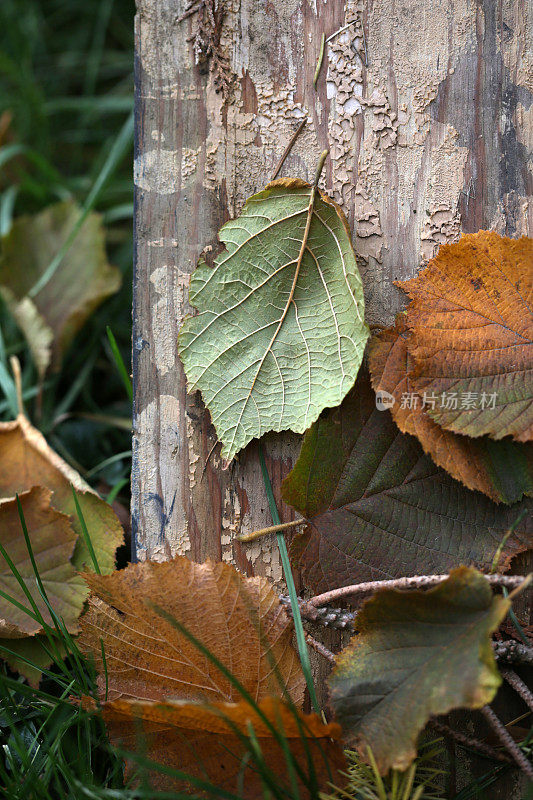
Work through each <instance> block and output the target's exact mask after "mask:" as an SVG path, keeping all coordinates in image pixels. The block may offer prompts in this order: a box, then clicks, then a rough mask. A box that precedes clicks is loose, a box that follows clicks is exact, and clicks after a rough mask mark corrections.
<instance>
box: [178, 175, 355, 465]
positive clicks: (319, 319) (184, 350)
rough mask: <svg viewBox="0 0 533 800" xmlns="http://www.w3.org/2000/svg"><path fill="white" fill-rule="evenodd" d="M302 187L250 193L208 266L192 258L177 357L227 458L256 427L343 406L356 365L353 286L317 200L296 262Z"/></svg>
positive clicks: (282, 184)
mask: <svg viewBox="0 0 533 800" xmlns="http://www.w3.org/2000/svg"><path fill="white" fill-rule="evenodd" d="M311 191H312V190H311V187H310V186H309V185H308V184H307V183H304V182H303V181H299V180H286V179H283V180H279V181H274V182H273V183H272V184H269V186H267V188H266V189H264V190H263V191H262V192H260V193H259V194H256V195H254V196H253V197H251V198H250V199H249V200H248V202H247V204H246V206H245V207H244V209H243V211H242V214H241V215H240V216H239V217H238V218H237V219H234V220H231V221H230V222H228V223H227V224H226V225H224V227H223V228H222V229H221V231H220V240H221V242H222V243H223V244H224V245H225V246H226V249H225V250H224V251H223V252H222V253H221V254H220V255H219V256H218V258H217V259H216V261H215V266H214V268H211V267H210V266H208V265H207V264H206V263H205V262H201V263H200V265H199V266H198V268H197V269H196V271H195V273H194V275H193V277H192V280H191V286H190V293H189V296H190V302H191V304H192V305H193V306H194V307H195V308H196V309H197V310H198V312H199V313H198V315H197V316H196V317H193V318H191V319H188V320H186V322H185V324H184V325H183V327H182V329H181V332H180V336H179V342H178V345H179V352H180V355H181V358H182V361H183V364H184V367H185V372H186V374H187V378H188V382H189V391H192V390H194V389H199V390H200V391H201V392H202V395H203V399H204V401H205V403H206V405H207V407H208V409H209V411H210V412H211V418H212V420H213V424H214V425H215V428H216V431H217V434H218V437H219V439H220V440H221V441H222V443H223V450H222V454H223V456H224V457H225V458H227V459H231V458H233V456H234V455H235V454H236V453H237V452H238V451H239V450H240V449H241V448H243V447H244V446H245V445H246V444H247V443H248V442H249V441H251V440H252V439H254V438H259V437H260V436H262V435H263V434H264V433H266V432H267V431H283V430H287V429H290V430H293V431H296V432H297V433H303V432H304V431H305V430H306V429H307V428H308V427H309V425H310V424H311V423H312V422H314V420H316V419H317V417H318V415H319V414H320V412H321V411H322V409H324V408H326V407H329V406H336V405H338V404H339V403H340V402H341V401H342V399H343V397H344V396H345V395H346V393H347V392H348V391H349V390H350V388H351V387H352V386H353V383H354V381H355V378H356V376H357V372H358V369H359V366H360V364H361V359H362V356H363V350H364V346H365V343H366V340H367V338H368V329H367V327H366V325H365V324H364V321H363V306H364V304H363V292H362V286H361V279H360V276H359V272H358V270H357V265H356V261H355V255H354V252H353V249H352V245H351V240H350V234H349V230H348V227H347V223H346V220H345V219H344V216H343V214H342V212H341V211H340V209H339V208H338V207H337V206H336V205H335V204H334V203H333V202H332V201H331V200H330V199H329V198H327V197H326V196H325V195H323V194H319V196H317V198H316V200H315V204H314V211H313V214H312V217H311V223H310V228H309V235H308V238H307V242H306V247H305V250H304V251H303V255H302V257H301V263H300V264H299V255H300V251H301V250H302V242H303V241H304V239H305V229H306V223H307V218H308V208H309V205H310V197H311ZM295 278H296V280H295ZM292 290H294V291H293V293H292V294H291V292H292Z"/></svg>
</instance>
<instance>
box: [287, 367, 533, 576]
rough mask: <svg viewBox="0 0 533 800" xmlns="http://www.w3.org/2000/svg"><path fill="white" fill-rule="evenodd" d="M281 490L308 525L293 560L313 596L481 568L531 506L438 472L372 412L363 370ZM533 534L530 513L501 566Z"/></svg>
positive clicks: (413, 443)
mask: <svg viewBox="0 0 533 800" xmlns="http://www.w3.org/2000/svg"><path fill="white" fill-rule="evenodd" d="M282 494H283V498H284V500H285V501H286V502H287V503H289V504H290V505H292V506H293V507H294V508H295V509H296V510H297V511H299V512H300V513H301V514H302V515H303V516H304V517H305V518H306V519H307V521H308V525H307V528H306V529H305V530H304V531H303V533H301V534H299V535H297V536H295V537H294V539H293V541H292V544H291V549H290V555H291V560H292V563H293V565H294V566H295V567H296V568H299V569H300V570H302V572H303V578H304V582H305V585H306V586H308V587H309V588H310V589H312V590H313V591H315V592H322V591H327V590H329V589H335V588H337V587H338V586H346V585H348V584H352V583H358V582H359V581H367V580H382V579H386V578H397V577H401V576H403V575H416V574H435V573H444V572H448V571H449V570H450V569H452V568H453V567H455V566H458V565H459V564H468V565H473V566H476V567H478V568H480V569H483V570H488V569H490V567H491V565H492V560H493V558H494V555H495V553H496V551H497V549H498V546H499V545H500V543H501V542H502V539H503V538H504V536H505V534H506V533H507V531H508V530H509V528H510V527H511V526H512V525H513V523H514V522H515V521H516V520H517V518H518V517H519V516H520V515H521V514H522V512H523V511H525V510H527V509H528V508H530V505H531V503H530V501H529V500H528V499H524V500H522V501H521V502H519V503H515V504H514V505H512V506H509V507H507V506H504V505H502V504H496V503H494V502H492V501H491V500H489V498H488V497H485V496H484V495H483V494H481V493H479V492H470V491H469V490H468V489H466V488H465V487H464V486H462V485H461V484H460V483H458V482H457V481H456V480H454V479H453V478H452V477H450V475H449V474H448V473H447V472H445V471H444V470H443V469H441V468H439V467H437V466H436V465H435V463H434V462H433V461H432V459H431V458H430V457H429V456H427V455H425V454H424V451H423V449H422V447H421V446H420V444H419V443H418V441H417V439H416V438H415V437H414V436H408V435H406V434H404V433H402V432H401V431H400V430H399V429H398V426H397V425H396V424H395V422H394V421H393V419H392V417H391V415H390V413H389V412H388V411H379V410H378V409H377V408H376V396H375V394H374V392H373V391H372V387H371V385H370V381H369V378H368V374H367V373H366V371H365V370H364V369H362V370H361V371H360V373H359V376H358V378H357V382H356V384H355V386H354V388H353V389H352V391H351V392H350V393H349V395H348V396H347V397H346V399H345V400H344V402H343V403H342V405H341V406H339V408H335V409H330V410H328V411H327V412H325V413H324V414H323V415H322V416H321V418H320V419H319V420H318V421H317V422H316V423H315V424H314V425H313V426H312V427H311V428H310V429H309V431H308V432H307V433H306V435H305V437H304V440H303V443H302V448H301V451H300V455H299V457H298V460H297V462H296V464H295V466H294V468H293V470H292V472H291V473H290V474H289V475H288V477H287V478H286V479H285V481H284V483H283V486H282ZM532 535H533V519H532V517H531V514H529V515H528V516H525V517H524V518H523V519H522V520H521V521H520V522H519V524H518V525H517V526H516V529H515V530H514V532H513V533H512V535H510V536H509V537H508V538H507V540H506V542H505V546H504V548H503V551H502V554H501V560H500V569H501V570H505V569H507V568H508V566H509V563H510V561H511V558H512V557H513V556H514V555H516V554H517V553H520V552H523V551H525V550H528V549H529V548H530V547H531V538H532Z"/></svg>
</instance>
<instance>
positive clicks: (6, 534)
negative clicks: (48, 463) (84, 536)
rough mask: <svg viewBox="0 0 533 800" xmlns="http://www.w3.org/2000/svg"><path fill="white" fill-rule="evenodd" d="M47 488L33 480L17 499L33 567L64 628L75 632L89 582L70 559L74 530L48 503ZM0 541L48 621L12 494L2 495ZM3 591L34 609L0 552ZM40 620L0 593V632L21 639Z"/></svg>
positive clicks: (38, 626) (36, 627) (37, 630)
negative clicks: (83, 578) (29, 546)
mask: <svg viewBox="0 0 533 800" xmlns="http://www.w3.org/2000/svg"><path fill="white" fill-rule="evenodd" d="M50 495H51V492H49V491H48V490H47V489H44V488H43V487H40V486H36V487H34V488H33V489H32V490H31V491H29V492H23V493H22V494H21V495H20V503H21V506H22V512H23V514H24V519H25V522H26V526H27V528H28V535H29V538H30V542H31V546H32V550H33V554H34V557H35V561H36V563H37V568H38V570H39V574H40V576H41V580H42V582H43V586H44V589H45V591H46V594H47V596H48V599H49V601H50V604H51V606H52V608H53V609H54V611H55V612H56V614H58V616H59V617H62V618H63V620H64V622H65V625H66V626H67V628H68V630H69V631H71V632H76V631H77V629H78V617H79V615H80V614H81V611H82V608H83V604H84V601H85V598H86V597H87V594H88V592H87V587H86V586H85V585H84V583H83V580H82V579H81V577H80V576H79V575H77V573H76V570H75V569H74V567H73V566H72V564H71V563H70V558H71V556H72V553H73V550H74V545H75V543H76V538H77V537H76V534H75V533H74V531H73V530H72V527H71V525H70V521H69V518H68V517H67V516H66V515H65V514H61V513H59V511H56V510H55V509H53V508H51V507H50ZM0 541H1V543H2V546H3V547H4V549H5V550H6V551H7V554H8V556H9V557H10V558H11V560H12V561H13V563H14V565H15V567H16V568H17V569H18V571H19V573H20V575H21V577H22V579H23V581H24V583H25V584H26V587H27V588H28V590H29V591H30V593H31V595H32V596H33V599H34V601H35V603H36V605H37V607H38V608H39V611H40V612H41V614H42V616H43V618H44V620H45V621H46V622H47V623H48V624H49V625H52V624H53V623H52V619H51V616H50V612H49V611H48V608H47V606H46V603H45V602H44V600H43V599H42V597H41V595H40V593H39V591H38V590H37V587H36V581H35V573H34V571H33V567H32V564H31V561H30V556H29V553H28V549H27V547H26V542H25V539H24V535H23V532H22V526H21V521H20V517H19V512H18V507H17V502H16V500H15V499H14V500H2V501H0ZM0 562H1V563H0V587H1V589H2V591H3V592H5V593H6V594H8V595H9V596H10V597H13V598H14V599H15V600H17V601H18V602H19V603H21V604H22V605H24V606H25V607H27V608H29V609H30V610H32V608H31V605H30V603H29V601H28V599H27V598H26V596H25V594H24V592H23V590H22V588H21V587H20V585H19V583H18V581H17V579H16V577H15V575H14V574H13V572H12V571H11V569H10V567H9V565H8V564H7V562H6V561H5V560H4V558H0ZM42 630H43V628H42V626H41V624H40V623H39V622H38V621H36V620H34V619H32V618H31V617H30V616H28V615H27V614H25V613H24V611H22V610H21V609H19V608H17V606H15V605H14V604H13V603H11V602H10V601H9V600H6V599H5V598H3V597H1V598H0V636H2V637H4V638H6V639H11V638H13V639H19V638H23V637H25V636H33V635H35V634H37V633H40V632H42Z"/></svg>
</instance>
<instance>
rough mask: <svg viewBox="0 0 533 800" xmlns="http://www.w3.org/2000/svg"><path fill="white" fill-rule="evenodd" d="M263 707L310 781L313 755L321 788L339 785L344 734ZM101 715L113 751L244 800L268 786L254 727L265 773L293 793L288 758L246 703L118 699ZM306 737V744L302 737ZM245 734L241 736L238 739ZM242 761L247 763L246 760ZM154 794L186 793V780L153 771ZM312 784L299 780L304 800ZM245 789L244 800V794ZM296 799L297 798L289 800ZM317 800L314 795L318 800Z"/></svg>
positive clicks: (271, 701)
mask: <svg viewBox="0 0 533 800" xmlns="http://www.w3.org/2000/svg"><path fill="white" fill-rule="evenodd" d="M258 707H259V709H260V711H261V712H262V714H263V715H264V716H265V717H266V718H267V719H268V721H269V722H270V723H271V724H272V725H273V726H274V727H275V729H276V730H277V731H279V733H280V734H283V735H284V736H285V739H286V742H287V745H288V747H289V749H290V752H291V755H292V757H293V759H294V760H295V761H296V762H297V763H298V765H299V766H300V768H301V770H302V771H303V773H304V775H305V776H306V777H307V776H308V775H309V765H308V754H309V757H310V758H311V759H312V763H313V767H314V770H315V772H316V780H317V783H318V787H319V788H321V789H326V788H327V785H328V783H329V782H336V783H337V784H338V783H339V774H338V772H339V769H342V768H343V766H344V757H343V753H342V749H341V747H340V745H339V743H338V740H339V738H340V727H339V725H337V724H336V723H331V724H329V725H324V724H323V722H322V721H321V720H320V718H319V717H318V716H317V715H316V714H309V715H304V714H301V713H300V712H298V711H296V709H294V708H293V709H291V708H290V707H289V706H288V705H287V704H285V703H283V702H281V701H280V700H278V699H276V698H272V697H269V698H265V699H264V700H262V701H261V702H260V703H259V704H258ZM102 710H103V716H104V720H105V723H106V726H107V729H108V732H109V736H110V739H111V741H112V742H113V744H115V745H120V746H121V747H122V748H123V749H125V750H127V751H130V752H132V751H135V750H137V749H139V750H140V751H141V752H142V753H143V755H146V757H148V758H150V759H151V760H153V761H156V762H158V763H159V764H163V765H164V766H166V767H170V768H172V769H175V770H180V771H182V772H184V773H186V774H187V775H191V776H192V777H195V778H199V779H201V780H204V781H210V782H212V783H214V784H215V785H216V786H217V787H218V788H220V789H226V790H228V791H233V792H235V793H236V794H238V795H239V796H242V797H243V798H253V800H256V798H262V797H263V796H264V794H263V790H262V789H263V787H262V784H261V781H260V779H259V775H258V772H257V766H256V764H254V760H253V756H252V758H249V756H248V758H249V760H247V759H246V758H245V757H246V754H247V752H248V751H249V750H250V748H249V747H248V746H247V742H246V741H243V739H242V737H248V736H249V734H250V729H249V726H252V728H253V732H254V734H255V737H256V741H257V743H258V744H259V747H260V749H261V754H262V757H263V759H264V761H265V764H266V766H267V767H268V768H269V769H270V770H271V771H272V772H273V773H274V774H275V775H276V779H277V781H279V782H283V785H284V786H285V787H287V788H289V787H290V780H289V775H288V771H287V763H286V757H285V754H284V752H283V750H282V748H281V746H280V745H279V743H278V741H277V740H276V738H275V737H274V736H273V735H272V731H271V730H270V729H269V727H268V726H267V725H266V724H265V722H264V721H263V719H261V716H260V715H259V714H258V713H257V711H256V710H254V708H253V707H252V706H250V705H249V704H248V703H247V702H245V701H243V700H241V701H240V702H238V703H221V702H219V703H214V704H212V705H209V706H206V705H200V704H196V703H180V702H172V703H171V702H167V703H152V702H146V701H145V702H138V701H131V700H116V701H114V702H109V703H105V704H104V705H103V708H102ZM302 732H304V736H305V738H303V737H302ZM239 734H240V736H239ZM243 759H244V760H243ZM150 780H151V785H152V786H153V788H154V789H159V790H166V791H179V790H182V791H183V790H187V789H188V788H193V787H191V786H190V785H189V784H188V783H187V781H182V780H178V779H176V778H174V777H170V776H167V775H164V774H163V773H161V772H157V771H155V770H154V771H153V772H152V773H151V774H150ZM306 783H307V784H308V781H302V780H301V779H298V785H299V789H300V792H301V796H302V797H309V796H310V793H309V790H308V785H309V784H308V785H307V786H306ZM240 787H242V791H243V794H241V793H240V791H239V789H240ZM291 796H292V795H291ZM314 796H316V795H314Z"/></svg>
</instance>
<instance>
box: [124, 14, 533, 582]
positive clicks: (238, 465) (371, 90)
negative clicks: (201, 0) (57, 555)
mask: <svg viewBox="0 0 533 800" xmlns="http://www.w3.org/2000/svg"><path fill="white" fill-rule="evenodd" d="M218 3H219V5H220V6H221V8H222V9H223V12H224V13H223V18H222V24H221V27H219V26H217V25H215V28H214V30H211V31H210V30H208V29H206V30H204V31H203V32H202V31H200V34H201V35H200V37H199V38H197V39H196V40H195V38H194V37H195V34H196V33H197V31H198V20H199V18H200V16H199V14H198V13H192V14H190V15H189V16H187V17H186V18H185V19H183V20H180V16H181V15H182V14H183V13H184V12H185V11H186V8H187V3H186V0H138V15H137V21H136V22H137V59H136V92H137V95H136V115H137V143H136V159H135V183H136V268H135V279H134V333H133V354H134V359H133V364H134V384H135V404H134V437H133V442H134V446H133V447H134V460H133V483H132V488H133V542H134V544H133V548H134V557H135V558H137V559H146V558H152V559H166V558H169V557H171V556H172V555H174V554H176V553H183V554H186V555H188V556H190V557H191V558H194V559H196V560H203V559H205V558H206V557H208V556H211V557H212V558H215V559H218V560H225V561H230V562H233V563H235V564H236V565H237V566H238V567H239V568H240V569H242V570H243V571H245V572H247V573H249V574H264V575H267V576H268V577H270V578H272V579H273V580H275V581H279V580H280V576H281V567H280V563H279V558H278V555H277V548H275V547H272V541H271V540H270V539H267V540H260V541H259V542H257V543H254V544H251V545H249V546H244V545H240V544H239V543H237V542H235V539H234V536H235V534H236V533H238V532H241V531H242V532H245V531H250V530H253V529H254V528H258V527H263V526H265V525H268V524H270V523H271V518H270V515H269V511H268V504H267V501H266V496H265V492H264V488H263V483H262V479H261V473H260V469H259V465H258V459H257V449H256V446H255V445H254V444H252V445H250V446H249V447H248V448H246V450H245V451H244V452H242V453H241V454H240V456H239V458H238V460H236V461H235V462H234V463H233V464H232V465H231V466H230V468H229V469H227V470H223V469H222V466H221V462H220V457H219V446H218V447H215V449H214V451H213V453H212V454H211V455H210V453H211V450H212V448H213V447H214V446H215V442H216V439H215V435H214V429H213V427H212V426H211V424H210V421H209V416H208V415H207V414H206V413H204V410H203V406H202V402H201V399H200V397H199V396H198V395H194V396H190V397H189V396H187V392H186V384H185V379H184V375H183V371H182V368H181V365H180V362H179V358H178V355H177V347H176V343H177V334H178V329H179V327H180V324H181V321H182V320H183V318H184V316H185V315H186V314H187V313H189V312H190V308H189V306H188V303H187V286H188V282H189V276H190V274H191V272H192V271H193V269H194V267H195V265H196V262H197V260H198V256H199V254H200V253H201V251H202V250H203V248H204V247H206V246H210V245H214V244H215V243H216V232H217V230H218V229H219V227H220V226H221V224H222V223H223V222H224V221H225V220H226V219H228V218H229V217H232V216H234V215H236V214H237V213H238V212H239V211H240V209H241V208H242V206H243V204H244V201H245V199H246V198H247V197H248V196H249V195H251V194H253V193H254V192H256V191H258V190H259V189H260V188H262V187H263V186H264V185H265V184H266V183H267V182H268V180H269V179H270V177H271V175H272V172H273V170H274V167H275V165H276V163H277V161H278V159H279V157H280V155H281V153H282V152H283V150H284V148H285V146H286V145H287V143H288V142H289V140H290V138H291V136H292V134H293V133H294V131H295V129H296V128H297V127H298V126H299V124H300V122H301V121H302V120H303V119H306V120H307V123H306V126H305V128H304V129H303V131H302V132H301V134H300V136H299V137H298V139H297V141H296V142H295V144H294V147H293V149H292V151H291V154H290V156H289V157H288V159H287V161H286V163H285V166H284V168H283V172H282V173H281V174H282V175H293V176H298V177H301V178H309V177H310V176H312V175H313V173H314V169H315V166H316V162H317V160H318V157H319V155H320V152H321V151H322V150H323V149H324V148H326V147H327V148H329V150H330V158H329V160H328V162H327V166H326V169H325V171H324V175H325V182H324V185H325V188H326V189H327V190H328V191H329V192H330V193H331V194H332V195H333V197H334V198H335V199H336V200H337V202H338V203H340V204H341V205H342V207H343V209H344V211H345V213H346V215H347V217H348V220H349V222H350V225H351V226H352V229H353V231H354V243H355V250H356V253H357V257H358V263H359V268H360V271H361V274H362V278H363V283H364V287H365V295H366V304H367V312H366V314H367V319H368V321H369V322H370V323H380V324H387V323H389V322H391V321H392V319H393V316H394V314H395V312H396V311H397V310H399V309H400V308H401V307H402V303H403V302H404V301H403V299H402V297H401V296H400V293H399V292H398V290H397V289H396V288H395V287H394V285H393V281H395V280H405V279H406V278H410V277H412V276H413V275H414V274H415V273H416V272H417V271H418V269H419V268H420V265H421V264H423V263H424V262H426V261H427V260H428V259H429V258H430V257H431V256H432V255H433V253H434V252H435V250H436V248H438V246H439V245H440V244H442V243H444V242H449V241H454V240H455V239H457V238H458V237H459V235H460V233H461V231H466V232H471V231H476V230H478V229H480V228H495V229H496V230H497V231H499V232H500V233H505V234H507V235H510V236H518V235H521V234H529V235H531V231H532V227H533V202H532V200H531V194H532V192H531V188H532V182H533V176H532V166H531V165H532V162H531V144H532V135H533V113H532V112H533V106H532V105H531V100H532V92H533V50H532V49H531V47H532V45H531V42H532V40H533V37H532V30H533V25H532V17H533V1H532V0H521V1H520V2H518V1H517V0H438V2H437V1H436V0H402V2H396V1H395V0H347V2H343V0H327V1H326V0H279V1H278V2H271V0H218ZM207 6H211V7H213V8H216V3H215V2H214V0H212V1H211V2H207ZM218 13H219V12H218V11H216V12H215V17H214V18H215V21H216V20H217V19H218ZM208 18H209V17H208V15H206V16H205V19H208ZM207 28H209V26H207ZM202 34H203V35H202ZM323 34H325V36H326V37H328V38H329V37H332V38H330V39H329V41H328V42H327V43H326V47H325V54H324V61H323V65H322V70H321V72H320V75H319V78H318V82H317V86H316V89H315V88H314V86H313V76H314V73H315V68H316V64H317V58H318V55H319V51H320V43H321V38H322V35H323ZM191 36H192V37H193V38H192V39H191ZM201 40H203V42H204V46H203V47H202V42H201ZM206 43H207V45H208V47H206V46H205V44H206ZM210 48H211V49H212V51H213V52H212V53H211V54H209V49H210ZM195 62H198V63H195ZM528 159H529V160H528ZM264 446H265V451H266V454H267V463H268V466H269V469H270V473H271V476H272V480H273V485H274V491H275V495H276V498H277V501H278V506H279V509H280V513H281V517H282V519H290V518H291V517H292V511H291V510H290V509H289V508H288V507H286V506H284V505H283V503H282V502H281V498H280V484H281V481H282V479H283V477H284V476H285V475H286V474H287V473H288V472H289V471H290V469H291V467H292V464H293V461H294V458H295V455H296V454H297V450H298V437H296V436H294V435H292V434H286V435H281V436H277V435H270V436H268V437H266V440H265V445H264Z"/></svg>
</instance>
